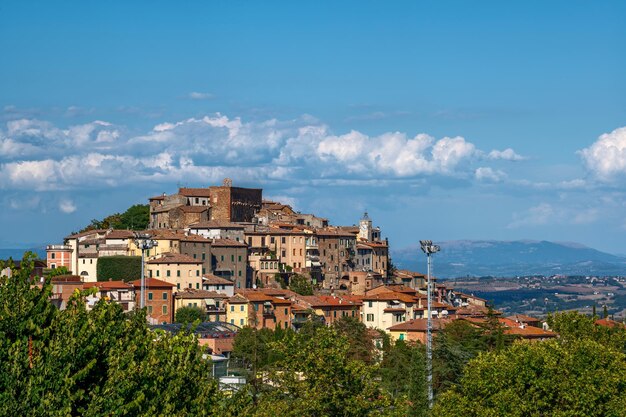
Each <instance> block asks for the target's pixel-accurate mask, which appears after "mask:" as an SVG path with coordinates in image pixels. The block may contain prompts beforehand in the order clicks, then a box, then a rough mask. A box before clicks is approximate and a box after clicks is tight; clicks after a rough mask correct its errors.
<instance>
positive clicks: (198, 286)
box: [196, 282, 200, 290]
mask: <svg viewBox="0 0 626 417" xmlns="http://www.w3.org/2000/svg"><path fill="white" fill-rule="evenodd" d="M199 289H200V283H198V282H196V290H199Z"/></svg>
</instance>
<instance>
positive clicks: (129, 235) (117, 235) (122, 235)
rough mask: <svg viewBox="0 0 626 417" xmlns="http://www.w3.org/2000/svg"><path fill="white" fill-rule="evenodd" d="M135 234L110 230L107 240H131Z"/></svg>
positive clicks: (128, 231)
mask: <svg viewBox="0 0 626 417" xmlns="http://www.w3.org/2000/svg"><path fill="white" fill-rule="evenodd" d="M133 237H135V234H134V233H133V232H132V231H130V230H111V231H110V232H109V233H107V235H106V238H107V239H131V238H133Z"/></svg>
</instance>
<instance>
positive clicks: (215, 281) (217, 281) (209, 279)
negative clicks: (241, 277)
mask: <svg viewBox="0 0 626 417" xmlns="http://www.w3.org/2000/svg"><path fill="white" fill-rule="evenodd" d="M202 283H203V284H208V285H235V283H234V282H232V281H229V280H227V279H226V278H222V277H218V276H217V275H213V274H204V275H202Z"/></svg>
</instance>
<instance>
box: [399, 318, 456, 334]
mask: <svg viewBox="0 0 626 417" xmlns="http://www.w3.org/2000/svg"><path fill="white" fill-rule="evenodd" d="M452 320H453V319H432V326H433V327H432V329H433V330H434V331H437V330H441V329H443V328H444V327H446V326H447V325H448V324H449V323H450V322H451V321H452ZM427 327H428V319H413V320H409V321H407V322H404V323H399V324H396V325H395V326H391V327H389V328H388V329H387V330H388V331H409V332H425V331H426V329H427Z"/></svg>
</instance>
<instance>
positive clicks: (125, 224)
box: [81, 204, 150, 232]
mask: <svg viewBox="0 0 626 417" xmlns="http://www.w3.org/2000/svg"><path fill="white" fill-rule="evenodd" d="M148 224H150V206H148V205H147V204H135V205H134V206H131V207H129V208H128V210H126V211H125V212H124V213H115V214H111V215H110V216H107V217H105V218H104V219H102V220H98V219H93V220H91V223H90V224H89V225H88V226H86V227H85V228H83V229H82V230H81V232H84V231H87V230H92V229H128V230H145V229H147V228H148Z"/></svg>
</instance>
